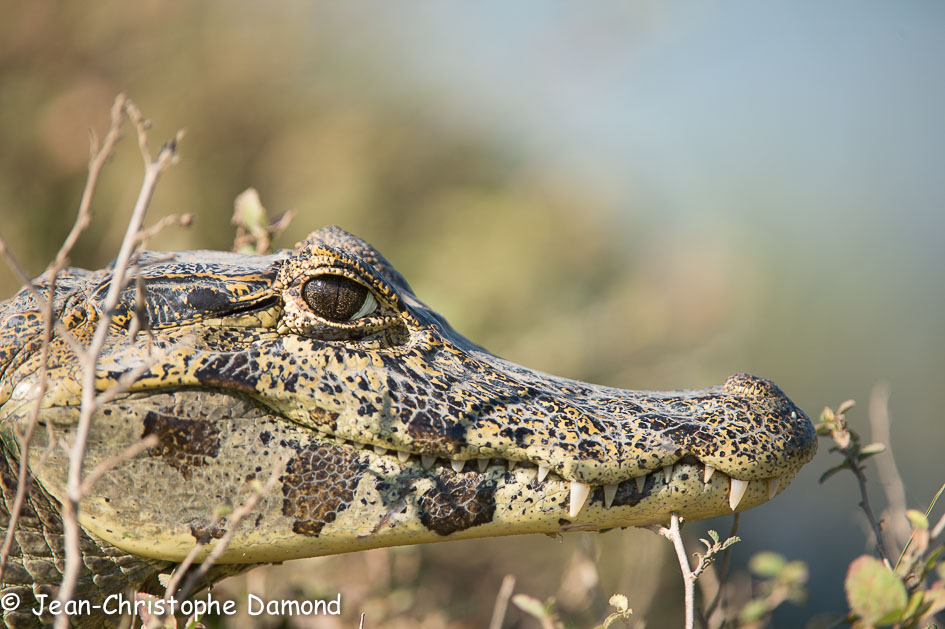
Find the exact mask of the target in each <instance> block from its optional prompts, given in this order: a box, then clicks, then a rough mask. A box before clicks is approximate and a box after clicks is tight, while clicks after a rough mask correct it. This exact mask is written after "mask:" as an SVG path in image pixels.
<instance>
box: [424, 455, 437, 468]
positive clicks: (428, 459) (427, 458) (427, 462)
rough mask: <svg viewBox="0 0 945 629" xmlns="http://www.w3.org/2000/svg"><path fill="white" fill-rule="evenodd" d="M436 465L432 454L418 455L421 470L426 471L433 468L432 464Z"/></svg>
mask: <svg viewBox="0 0 945 629" xmlns="http://www.w3.org/2000/svg"><path fill="white" fill-rule="evenodd" d="M434 463H436V457H435V456H433V455H432V454H421V455H420V465H422V466H423V469H425V470H428V469H430V468H431V467H433V464H434Z"/></svg>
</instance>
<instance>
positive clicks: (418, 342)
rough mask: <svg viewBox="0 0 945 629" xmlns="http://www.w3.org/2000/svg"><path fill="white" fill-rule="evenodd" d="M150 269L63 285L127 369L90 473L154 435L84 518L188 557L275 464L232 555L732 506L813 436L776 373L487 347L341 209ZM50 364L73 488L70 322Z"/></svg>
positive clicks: (1, 367) (16, 304)
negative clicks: (644, 364)
mask: <svg viewBox="0 0 945 629" xmlns="http://www.w3.org/2000/svg"><path fill="white" fill-rule="evenodd" d="M138 267H139V270H138V271H137V272H136V275H137V276H138V277H139V278H140V281H139V282H138V285H137V286H136V285H134V284H133V285H131V286H130V287H128V288H126V289H125V290H124V291H123V293H122V299H121V302H120V304H119V306H118V308H117V309H115V311H113V312H110V313H109V312H103V300H104V295H105V293H106V291H107V290H108V287H109V285H110V282H111V281H112V276H111V273H110V271H109V270H108V269H106V270H103V271H99V272H95V273H90V272H87V271H81V270H76V269H71V270H69V271H68V272H66V273H65V274H64V275H63V276H62V278H61V280H60V281H59V283H58V284H57V288H56V291H55V296H54V300H55V304H56V306H55V308H56V312H57V315H58V318H59V320H60V321H61V322H62V323H63V324H64V325H65V326H66V327H67V328H68V329H69V330H70V333H71V334H72V335H73V336H74V337H75V338H76V339H77V340H78V341H79V342H80V343H83V344H84V343H88V339H89V338H91V334H92V330H93V328H94V326H95V325H97V323H98V322H99V321H100V320H102V319H103V318H106V317H109V318H110V319H111V324H110V326H111V328H110V333H109V336H108V340H107V343H106V346H105V350H104V352H103V354H102V356H101V358H100V360H99V363H98V370H97V387H98V389H99V390H103V391H104V390H106V389H108V388H109V387H113V386H115V385H116V383H118V382H119V381H121V380H122V379H123V377H124V379H125V380H130V382H127V383H126V384H128V387H127V389H126V390H125V392H123V393H121V394H120V395H118V396H117V397H115V398H114V399H113V400H111V401H109V402H108V403H106V404H104V405H103V406H102V407H101V408H100V409H99V410H98V411H97V412H96V414H95V416H94V418H93V421H92V427H91V432H90V437H89V445H88V450H87V459H86V469H91V468H92V467H93V466H95V465H97V464H99V463H101V462H102V461H104V460H106V459H108V458H109V457H113V456H114V455H116V454H117V453H119V452H121V451H123V450H124V449H125V448H127V447H128V446H130V445H132V444H134V443H136V442H138V441H139V440H140V439H142V437H146V436H148V435H156V437H157V440H158V445H157V446H156V447H153V448H151V449H149V450H146V451H145V452H143V453H141V454H139V455H138V456H135V457H133V458H131V459H128V460H124V461H121V462H118V463H117V464H115V465H114V467H113V468H112V469H111V470H110V471H108V472H107V473H106V474H105V475H104V476H103V477H102V478H101V479H100V480H99V481H98V482H97V483H96V484H95V485H94V486H93V487H92V489H91V491H90V493H88V494H87V495H86V497H85V499H84V500H83V502H82V504H81V511H80V523H81V525H82V527H83V528H84V529H85V530H86V531H87V532H89V533H91V534H92V535H94V536H97V537H98V538H101V539H104V540H105V541H107V542H108V543H110V544H112V545H114V546H116V547H118V548H119V549H122V550H123V551H125V552H129V553H132V554H136V555H143V556H147V557H153V558H159V559H165V560H171V561H175V560H180V559H181V558H183V557H184V556H185V555H186V554H187V552H188V551H189V550H190V549H191V548H192V547H193V545H194V542H195V539H201V538H203V539H213V538H215V537H219V535H221V534H222V532H223V531H222V527H223V524H224V520H223V519H222V518H221V517H220V515H219V513H220V512H219V510H218V507H220V506H226V505H229V506H234V505H238V504H240V503H242V502H244V501H245V499H246V496H247V494H248V487H249V486H250V485H251V484H252V482H253V481H265V479H266V478H268V477H269V476H270V474H271V473H272V470H273V469H275V470H277V474H278V482H277V484H276V486H275V488H274V489H273V490H272V491H270V492H269V493H268V494H267V495H265V496H263V497H262V498H261V500H260V501H259V502H258V504H257V506H256V508H255V509H254V510H253V511H252V513H251V514H250V515H249V516H247V517H245V518H244V519H243V520H242V521H241V522H240V523H239V525H238V527H239V528H238V530H237V531H236V535H235V537H234V538H233V540H232V542H231V543H230V544H229V546H228V548H227V550H226V552H225V553H224V555H223V556H222V559H221V561H222V562H224V563H227V562H229V563H253V562H270V561H280V560H284V559H290V558H294V557H303V556H313V555H326V554H332V553H339V552H346V551H352V550H358V549H364V548H372V547H378V546H393V545H398V544H414V543H426V542H434V541H441V540H448V539H459V538H469V537H488V536H498V535H512V534H519V533H539V532H540V533H556V532H559V531H568V530H589V529H609V528H613V527H623V526H639V525H650V524H656V523H663V522H666V521H667V520H668V519H669V516H670V514H672V513H675V514H678V515H680V516H682V517H683V518H685V519H688V520H695V519H699V518H706V517H711V516H716V515H722V514H726V513H731V512H732V511H733V510H738V511H740V510H743V509H747V508H750V507H754V506H756V505H758V504H761V503H763V502H765V501H766V500H768V499H770V498H772V497H773V496H774V495H775V494H777V493H778V492H780V491H782V490H783V489H784V488H785V487H786V486H787V485H788V483H789V482H790V481H791V480H792V478H793V477H794V475H795V474H796V473H797V471H798V469H799V468H800V467H801V466H802V465H803V464H804V463H805V462H807V461H809V460H810V459H811V457H812V456H813V454H814V452H815V449H816V440H815V434H814V430H813V428H812V426H811V423H810V421H809V419H808V418H807V416H806V415H805V414H804V413H803V412H802V411H801V410H800V409H799V408H797V407H796V406H795V405H794V404H793V403H792V402H791V401H790V400H789V399H788V398H787V397H786V396H785V395H784V394H783V393H782V392H781V390H780V389H779V388H778V387H777V386H775V385H774V384H773V383H771V382H769V381H767V380H763V379H761V378H757V377H754V376H749V375H745V374H738V375H734V376H731V377H730V378H728V380H726V381H725V382H724V383H723V384H722V385H719V386H714V387H710V388H707V389H700V390H680V391H670V392H650V391H627V390H621V389H615V388H608V387H602V386H595V385H591V384H585V383H583V382H577V381H574V380H567V379H564V378H558V377H555V376H551V375H547V374H544V373H540V372H536V371H533V370H530V369H526V368H525V367H521V366H519V365H516V364H513V363H510V362H508V361H505V360H503V359H501V358H498V357H496V356H493V355H492V354H490V353H488V352H486V351H485V350H483V349H482V348H480V347H478V346H476V345H474V344H473V343H470V342H469V341H467V340H466V339H465V338H463V337H462V336H460V335H459V334H457V333H456V332H455V331H454V330H453V329H452V328H451V327H450V326H449V324H447V323H446V321H445V320H444V319H443V317H441V316H440V315H439V314H437V313H436V312H434V311H433V310H431V309H430V308H429V307H427V306H426V305H424V304H423V303H422V302H421V301H420V300H419V299H418V298H417V297H416V296H415V295H414V294H413V291H412V290H411V288H410V286H409V285H408V284H407V282H406V281H405V280H404V278H403V277H402V276H401V275H400V274H399V273H398V272H397V271H396V270H395V269H394V268H393V267H392V266H391V265H390V264H389V263H388V262H387V260H385V259H384V258H383V257H382V256H381V255H380V253H378V252H377V251H376V250H375V249H373V248H372V247H371V246H370V245H368V244H367V243H365V242H364V241H362V240H359V239H358V238H355V237H353V236H351V235H349V234H347V233H346V232H344V231H342V230H341V229H338V228H336V227H328V228H325V229H321V230H319V231H317V232H315V233H313V234H312V235H311V236H309V238H308V239H307V240H306V241H304V242H302V243H300V244H299V245H298V246H297V247H296V249H294V250H292V251H282V252H279V253H276V254H274V255H269V256H245V255H237V254H230V253H220V252H208V251H193V252H182V253H171V254H159V253H145V254H143V255H142V256H141V258H140V259H139V261H138ZM39 287H40V290H41V291H42V290H44V289H45V291H46V294H47V295H48V292H49V290H48V287H44V286H43V285H42V284H41V283H39ZM135 327H140V328H141V330H142V331H139V332H137V333H136V334H132V333H130V330H131V329H133V328H135ZM41 331H42V319H41V316H40V314H39V308H38V306H37V304H36V303H35V302H34V300H33V298H31V297H30V296H29V294H28V293H26V292H25V291H24V292H21V293H20V294H19V295H18V296H17V297H15V298H14V299H13V300H11V301H9V302H7V303H6V304H4V305H3V306H2V309H0V375H2V386H0V404H2V406H0V427H2V431H3V437H4V447H5V448H6V450H7V453H8V455H7V456H8V457H11V456H12V457H13V458H14V459H15V458H16V456H17V453H18V452H19V451H20V448H21V446H22V444H20V443H18V441H17V439H18V435H20V434H22V433H23V432H24V430H25V426H26V423H27V422H28V421H29V416H30V410H31V408H32V406H33V405H34V403H35V399H36V397H37V395H38V390H39V389H38V386H39V385H38V383H39V378H40V372H41V369H40V364H41V361H40V352H39V347H40V346H41ZM136 370H137V371H136ZM48 373H49V387H48V390H47V392H46V395H45V397H44V399H43V401H42V410H41V411H40V413H39V422H40V426H39V428H38V429H37V430H36V433H35V435H34V440H33V445H32V449H31V454H30V470H31V473H32V475H33V476H34V477H35V479H36V480H37V481H38V483H39V484H40V485H41V486H42V487H43V488H45V490H46V491H47V492H48V493H49V494H51V495H52V496H54V497H56V498H57V499H61V498H62V497H63V496H64V493H65V490H64V487H65V482H66V470H67V467H68V457H67V453H66V452H65V451H64V449H63V448H60V447H52V448H47V447H46V446H47V445H48V442H49V439H50V438H53V439H57V438H59V437H65V438H66V439H67V440H70V439H71V437H70V433H71V431H73V430H74V429H75V425H76V421H77V418H78V416H79V403H80V385H79V382H80V378H81V374H80V366H79V363H78V361H77V360H76V358H75V355H74V354H73V352H72V351H71V350H70V348H69V345H68V344H67V343H66V342H65V341H64V339H63V338H62V336H61V334H58V333H57V334H56V335H54V337H53V340H52V343H51V345H50V347H49V372H48ZM132 373H140V375H137V377H135V378H128V376H127V374H132ZM13 427H16V429H17V430H16V431H15V432H14V431H13V430H12V428H13ZM211 546H212V543H211Z"/></svg>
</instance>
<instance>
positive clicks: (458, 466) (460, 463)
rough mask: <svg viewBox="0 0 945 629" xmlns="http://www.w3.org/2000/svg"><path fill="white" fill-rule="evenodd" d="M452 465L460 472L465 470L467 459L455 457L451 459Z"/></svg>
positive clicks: (454, 469) (455, 470)
mask: <svg viewBox="0 0 945 629" xmlns="http://www.w3.org/2000/svg"><path fill="white" fill-rule="evenodd" d="M450 467H452V468H453V471H454V472H456V473H457V474H459V473H460V472H462V471H463V468H464V467H466V461H457V460H456V459H453V460H452V461H450Z"/></svg>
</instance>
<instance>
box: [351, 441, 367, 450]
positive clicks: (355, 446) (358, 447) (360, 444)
mask: <svg viewBox="0 0 945 629" xmlns="http://www.w3.org/2000/svg"><path fill="white" fill-rule="evenodd" d="M351 445H352V446H354V449H355V450H361V449H362V448H364V444H363V443H358V442H357V441H352V442H351Z"/></svg>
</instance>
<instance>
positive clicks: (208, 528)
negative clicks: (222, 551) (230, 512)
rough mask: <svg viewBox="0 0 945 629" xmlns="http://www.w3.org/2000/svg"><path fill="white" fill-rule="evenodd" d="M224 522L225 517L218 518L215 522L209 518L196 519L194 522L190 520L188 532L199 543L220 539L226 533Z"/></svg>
mask: <svg viewBox="0 0 945 629" xmlns="http://www.w3.org/2000/svg"><path fill="white" fill-rule="evenodd" d="M225 524H226V519H225V518H220V519H219V520H217V521H215V522H211V521H209V520H198V521H196V522H191V524H190V534H191V535H193V537H194V539H195V540H196V541H197V542H198V543H200V544H206V543H208V542H209V541H210V540H211V539H220V538H221V537H223V535H224V534H225V533H226V528H224V525H225Z"/></svg>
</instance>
